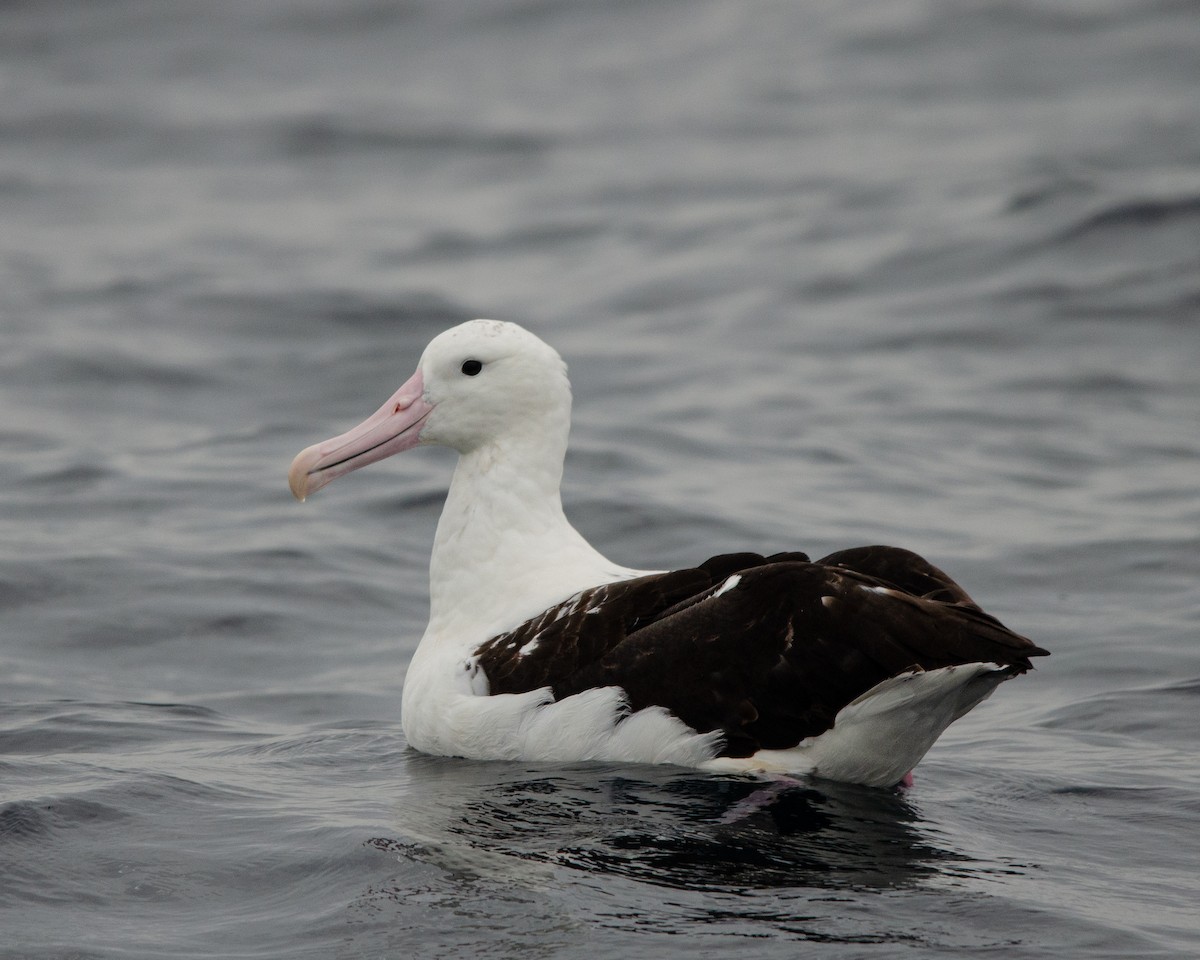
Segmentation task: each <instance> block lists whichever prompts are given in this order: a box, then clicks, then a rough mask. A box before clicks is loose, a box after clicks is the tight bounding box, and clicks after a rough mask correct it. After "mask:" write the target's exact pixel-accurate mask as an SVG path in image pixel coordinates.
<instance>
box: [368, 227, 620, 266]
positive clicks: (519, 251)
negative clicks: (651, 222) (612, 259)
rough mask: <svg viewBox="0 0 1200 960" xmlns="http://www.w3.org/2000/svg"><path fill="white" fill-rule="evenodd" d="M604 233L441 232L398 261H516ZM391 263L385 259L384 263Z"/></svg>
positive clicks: (591, 230)
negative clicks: (498, 258)
mask: <svg viewBox="0 0 1200 960" xmlns="http://www.w3.org/2000/svg"><path fill="white" fill-rule="evenodd" d="M604 232H605V228H604V227H603V226H602V225H601V224H599V223H596V222H592V221H586V222H562V223H547V224H539V225H533V226H528V227H523V228H522V229H520V230H516V231H513V232H510V233H502V234H494V235H481V234H468V233H462V232H454V233H452V232H446V231H442V232H435V233H432V234H430V235H428V236H426V237H425V238H424V239H423V240H422V242H421V244H420V246H419V247H418V248H417V249H416V250H415V251H413V252H412V253H411V254H408V255H406V256H404V257H403V258H400V259H402V260H404V261H408V260H415V261H420V260H422V259H431V260H441V259H450V260H459V259H463V258H467V257H481V256H493V255H495V256H503V257H516V256H521V255H523V254H526V253H533V252H538V251H557V252H561V247H562V245H564V244H576V243H582V242H589V243H590V242H592V241H595V240H596V239H597V238H598V237H600V236H602V235H603V234H604ZM394 259H396V258H385V260H384V262H391V260H394Z"/></svg>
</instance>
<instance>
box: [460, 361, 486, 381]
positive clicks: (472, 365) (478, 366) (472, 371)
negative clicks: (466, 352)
mask: <svg viewBox="0 0 1200 960" xmlns="http://www.w3.org/2000/svg"><path fill="white" fill-rule="evenodd" d="M482 369H483V364H482V363H480V362H479V361H478V360H464V361H463V365H462V372H463V373H465V374H466V375H467V376H468V377H473V376H475V375H476V374H477V373H479V371H480V370H482Z"/></svg>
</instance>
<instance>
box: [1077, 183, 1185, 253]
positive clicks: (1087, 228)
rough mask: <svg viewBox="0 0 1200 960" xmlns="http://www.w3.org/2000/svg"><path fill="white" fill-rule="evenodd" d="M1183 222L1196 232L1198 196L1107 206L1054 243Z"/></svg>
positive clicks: (1128, 201) (1150, 199)
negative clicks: (1112, 231)
mask: <svg viewBox="0 0 1200 960" xmlns="http://www.w3.org/2000/svg"><path fill="white" fill-rule="evenodd" d="M1176 221H1183V222H1185V223H1188V224H1194V225H1195V226H1196V228H1197V229H1198V230H1200V196H1187V195H1185V196H1179V197H1174V198H1168V199H1153V198H1147V199H1136V200H1127V201H1121V202H1117V203H1112V204H1109V205H1108V206H1106V207H1103V208H1101V209H1100V210H1097V211H1095V212H1094V213H1091V214H1089V215H1088V216H1086V217H1084V218H1083V219H1082V220H1080V221H1079V222H1077V223H1075V224H1073V225H1071V226H1069V227H1067V228H1066V229H1065V230H1063V231H1062V232H1061V233H1059V234H1058V235H1057V236H1056V237H1055V238H1054V241H1053V242H1055V243H1067V242H1070V241H1073V240H1079V239H1090V238H1092V237H1094V236H1096V235H1100V234H1103V233H1104V232H1106V231H1110V230H1115V231H1128V230H1143V229H1146V228H1154V227H1159V226H1166V225H1170V224H1173V223H1175V222H1176Z"/></svg>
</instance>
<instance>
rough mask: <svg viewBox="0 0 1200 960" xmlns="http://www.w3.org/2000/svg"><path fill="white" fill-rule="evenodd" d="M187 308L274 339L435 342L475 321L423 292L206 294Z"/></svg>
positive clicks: (442, 299)
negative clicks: (327, 331)
mask: <svg viewBox="0 0 1200 960" xmlns="http://www.w3.org/2000/svg"><path fill="white" fill-rule="evenodd" d="M188 305H189V306H190V308H191V309H193V310H196V311H198V312H201V313H203V314H204V315H206V316H219V317H222V318H223V319H224V321H225V323H226V324H227V325H228V326H229V328H230V329H231V331H232V332H238V331H241V332H243V333H245V332H247V329H248V330H249V332H257V333H259V334H262V333H268V334H272V331H273V334H272V335H274V336H278V335H279V334H280V333H281V332H283V331H285V330H294V327H295V325H296V324H304V325H310V324H315V325H331V326H333V327H334V328H337V327H344V328H347V329H351V330H359V331H363V332H365V333H372V332H378V333H387V334H395V333H396V332H397V331H403V332H404V333H405V334H406V335H412V336H413V337H414V338H416V337H420V336H424V335H427V336H428V337H430V338H432V337H433V336H435V335H436V334H437V333H440V332H441V331H442V330H444V329H445V328H446V327H450V326H453V325H454V324H456V323H461V322H463V321H464V320H469V319H471V318H472V317H474V316H475V314H474V313H473V312H471V310H469V309H468V308H465V307H463V306H461V305H459V304H457V303H455V302H453V301H452V300H449V299H447V298H446V297H444V296H442V295H441V294H435V293H422V292H419V291H418V292H413V293H408V294H400V295H397V296H396V297H395V298H390V297H372V296H370V295H367V294H363V293H359V292H356V291H352V290H348V289H346V290H330V289H327V288H321V289H309V290H303V291H297V292H286V291H279V292H278V293H275V294H272V295H265V296H260V295H252V294H247V293H232V294H222V295H216V294H212V293H202V294H196V295H194V296H191V297H189V298H188ZM318 343H319V341H318ZM422 346H423V344H422ZM339 355H342V354H340V353H339Z"/></svg>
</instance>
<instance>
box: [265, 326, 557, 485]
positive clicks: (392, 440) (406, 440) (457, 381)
mask: <svg viewBox="0 0 1200 960" xmlns="http://www.w3.org/2000/svg"><path fill="white" fill-rule="evenodd" d="M570 414H571V387H570V384H569V383H568V382H567V367H566V364H565V363H563V361H562V358H561V357H559V355H558V354H557V353H556V352H555V351H554V349H553V348H552V347H550V346H549V345H548V344H546V343H545V342H543V341H542V340H540V339H539V338H537V337H536V336H534V335H533V334H532V333H530V332H529V331H528V330H525V329H524V328H522V327H519V326H517V325H516V324H515V323H504V322H502V321H499V320H471V321H468V322H467V323H463V324H459V325H458V326H457V327H452V328H451V329H449V330H447V331H445V332H444V333H442V334H439V335H438V336H437V337H435V338H434V339H433V340H432V341H431V342H430V343H429V346H427V347H426V348H425V352H424V353H423V354H422V355H421V362H420V363H419V364H418V366H417V372H416V373H414V374H413V375H412V377H411V378H409V380H408V381H407V382H406V383H405V384H404V385H403V386H402V387H401V388H400V389H399V390H397V391H396V392H395V393H394V394H393V395H392V396H391V397H390V398H389V399H388V401H387V402H386V403H385V404H384V405H383V406H382V407H380V408H379V409H378V410H377V411H376V412H375V413H374V414H372V415H371V416H370V417H368V418H367V419H366V420H364V421H363V422H362V423H360V424H359V425H358V426H357V427H354V428H353V429H352V430H349V431H347V432H346V433H343V434H341V435H340V436H337V437H333V438H332V439H330V440H326V441H324V442H322V443H318V444H314V445H313V446H311V447H308V448H307V449H305V450H303V451H302V452H301V453H300V454H299V455H298V456H297V457H296V459H295V460H294V461H292V467H291V470H290V471H288V482H289V484H290V485H291V488H292V493H293V494H295V495H296V497H297V498H298V499H300V500H303V499H305V497H307V496H308V495H309V494H310V493H313V492H314V491H316V490H319V489H320V488H321V487H323V486H325V485H326V484H327V483H330V482H331V481H333V480H335V479H337V478H338V477H340V476H343V475H344V474H347V473H350V472H351V471H352V470H357V469H358V468H359V467H365V466H366V465H367V464H369V463H375V462H376V461H378V460H382V459H384V458H385V457H389V456H391V455H392V454H394V453H399V452H400V451H402V450H408V449H410V448H411V447H415V446H417V445H419V444H426V443H438V444H442V445H444V446H448V447H453V448H454V449H455V450H457V451H459V453H463V454H469V453H472V452H475V451H477V450H479V449H482V448H486V447H490V446H497V447H505V446H507V447H510V448H511V447H513V446H514V445H519V444H520V443H521V442H522V441H523V440H526V439H530V440H533V441H534V442H535V443H540V444H541V445H542V446H543V447H546V448H548V449H549V450H551V451H556V455H557V456H558V457H559V458H560V460H559V462H560V464H561V456H562V452H561V449H565V444H566V435H567V430H568V428H569V424H570ZM560 448H561V449H560ZM552 455H554V454H552Z"/></svg>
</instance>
